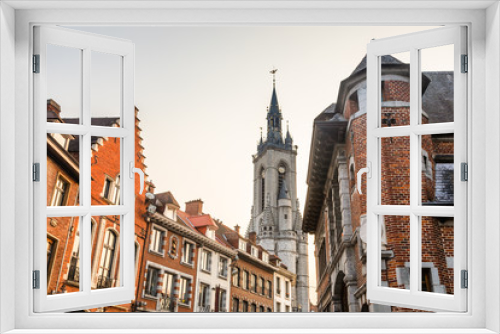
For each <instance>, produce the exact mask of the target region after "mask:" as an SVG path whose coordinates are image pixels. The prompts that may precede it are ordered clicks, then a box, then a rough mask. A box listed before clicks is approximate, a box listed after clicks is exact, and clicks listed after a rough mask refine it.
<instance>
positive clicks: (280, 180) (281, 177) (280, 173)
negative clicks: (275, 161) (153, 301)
mask: <svg viewBox="0 0 500 334" xmlns="http://www.w3.org/2000/svg"><path fill="white" fill-rule="evenodd" d="M285 176H286V166H285V164H283V163H281V164H280V165H279V167H278V193H277V194H278V196H279V193H280V190H281V186H282V185H283V182H284V181H285Z"/></svg>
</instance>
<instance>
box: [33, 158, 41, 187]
mask: <svg viewBox="0 0 500 334" xmlns="http://www.w3.org/2000/svg"><path fill="white" fill-rule="evenodd" d="M33 181H35V182H40V163H38V162H35V163H34V164H33Z"/></svg>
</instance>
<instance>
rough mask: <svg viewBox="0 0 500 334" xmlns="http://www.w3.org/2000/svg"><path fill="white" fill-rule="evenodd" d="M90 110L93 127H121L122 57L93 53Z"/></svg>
mask: <svg viewBox="0 0 500 334" xmlns="http://www.w3.org/2000/svg"><path fill="white" fill-rule="evenodd" d="M91 63H92V69H91V88H90V109H91V116H92V125H97V126H119V124H120V117H121V107H122V103H121V95H122V84H121V77H122V57H121V56H117V55H113V54H107V53H101V52H95V51H92V60H91Z"/></svg>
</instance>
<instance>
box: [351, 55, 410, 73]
mask: <svg viewBox="0 0 500 334" xmlns="http://www.w3.org/2000/svg"><path fill="white" fill-rule="evenodd" d="M390 64H394V65H397V64H404V63H403V62H402V61H401V60H399V59H398V58H395V57H393V56H389V55H388V56H382V65H390ZM365 69H366V55H365V56H364V57H363V59H361V62H360V63H359V64H358V66H356V68H355V69H354V71H352V73H351V75H353V74H354V73H357V72H360V71H363V70H365Z"/></svg>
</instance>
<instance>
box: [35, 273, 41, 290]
mask: <svg viewBox="0 0 500 334" xmlns="http://www.w3.org/2000/svg"><path fill="white" fill-rule="evenodd" d="M33 289H40V270H33Z"/></svg>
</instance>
